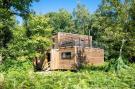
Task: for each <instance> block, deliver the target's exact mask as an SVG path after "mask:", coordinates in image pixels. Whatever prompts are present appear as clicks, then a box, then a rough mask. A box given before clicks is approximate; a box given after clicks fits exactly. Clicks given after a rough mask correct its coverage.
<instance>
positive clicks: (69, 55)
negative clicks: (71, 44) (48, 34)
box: [61, 52, 71, 59]
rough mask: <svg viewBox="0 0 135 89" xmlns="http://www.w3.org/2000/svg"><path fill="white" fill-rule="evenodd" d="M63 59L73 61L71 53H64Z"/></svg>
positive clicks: (62, 54)
mask: <svg viewBox="0 0 135 89" xmlns="http://www.w3.org/2000/svg"><path fill="white" fill-rule="evenodd" d="M61 58H62V59H71V52H62V53H61Z"/></svg>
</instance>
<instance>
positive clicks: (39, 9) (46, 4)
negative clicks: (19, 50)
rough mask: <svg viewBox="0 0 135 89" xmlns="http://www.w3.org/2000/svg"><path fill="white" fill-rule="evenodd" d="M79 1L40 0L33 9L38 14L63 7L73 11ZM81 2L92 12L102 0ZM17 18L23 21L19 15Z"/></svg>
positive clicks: (83, 0) (84, 0)
mask: <svg viewBox="0 0 135 89" xmlns="http://www.w3.org/2000/svg"><path fill="white" fill-rule="evenodd" d="M77 2H78V0H40V1H39V2H35V3H33V4H32V7H31V9H33V10H34V11H35V12H36V13H37V14H45V13H48V12H56V11H58V10H59V9H61V8H64V9H66V10H67V11H69V12H71V13H72V11H73V9H74V8H75V7H76V5H77ZM79 2H80V3H81V4H83V5H85V6H86V7H87V8H88V10H89V12H90V13H94V11H96V9H97V8H98V5H99V4H100V2H101V0H79ZM17 20H18V21H19V22H20V23H22V19H21V18H20V17H17Z"/></svg>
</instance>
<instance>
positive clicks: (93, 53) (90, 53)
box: [84, 48, 104, 65]
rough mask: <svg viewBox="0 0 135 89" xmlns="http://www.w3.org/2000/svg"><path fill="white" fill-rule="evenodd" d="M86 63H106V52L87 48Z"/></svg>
mask: <svg viewBox="0 0 135 89" xmlns="http://www.w3.org/2000/svg"><path fill="white" fill-rule="evenodd" d="M84 53H85V55H86V63H87V64H90V65H100V64H103V63H104V50H103V49H99V48H85V49H84Z"/></svg>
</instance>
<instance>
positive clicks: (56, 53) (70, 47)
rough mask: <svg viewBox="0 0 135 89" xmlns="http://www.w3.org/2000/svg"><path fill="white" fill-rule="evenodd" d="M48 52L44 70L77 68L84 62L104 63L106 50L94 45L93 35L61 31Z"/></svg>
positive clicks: (54, 37)
mask: <svg viewBox="0 0 135 89" xmlns="http://www.w3.org/2000/svg"><path fill="white" fill-rule="evenodd" d="M52 40H53V42H54V44H53V46H52V48H51V49H50V50H49V51H48V52H47V53H46V55H45V60H44V62H43V65H42V68H43V70H75V69H77V68H79V67H80V66H81V65H82V64H90V65H100V64H103V63H104V50H103V49H100V48H93V47H92V36H87V35H79V34H71V33H63V32H59V33H58V34H57V35H55V36H53V38H52Z"/></svg>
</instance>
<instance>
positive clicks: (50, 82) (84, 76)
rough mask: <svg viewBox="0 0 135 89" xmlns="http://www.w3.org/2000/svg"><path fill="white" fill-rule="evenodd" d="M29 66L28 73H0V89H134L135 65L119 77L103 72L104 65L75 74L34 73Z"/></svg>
mask: <svg viewBox="0 0 135 89" xmlns="http://www.w3.org/2000/svg"><path fill="white" fill-rule="evenodd" d="M23 65H24V66H25V67H27V66H26V65H29V64H28V63H24V64H23ZM28 67H29V68H28V69H27V70H25V69H23V68H21V67H20V68H16V67H12V68H10V69H9V70H7V71H5V72H1V74H0V89H135V70H134V69H135V64H130V67H129V68H128V69H123V70H122V71H121V72H119V74H117V73H115V71H108V72H106V71H105V67H106V66H105V65H103V66H99V67H93V66H85V67H82V68H81V69H80V70H79V71H78V72H71V71H49V72H33V70H32V66H31V67H30V66H28ZM15 68H16V69H15Z"/></svg>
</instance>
